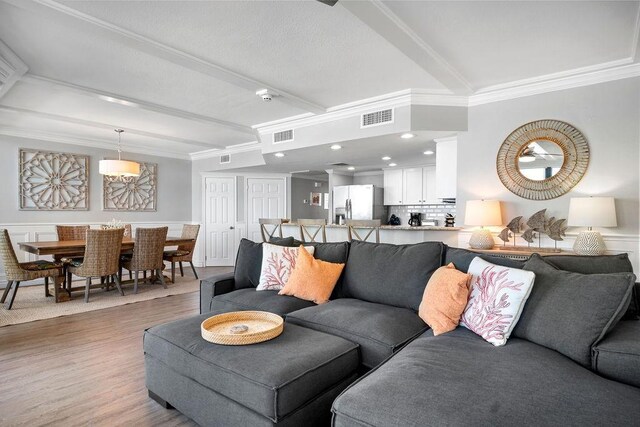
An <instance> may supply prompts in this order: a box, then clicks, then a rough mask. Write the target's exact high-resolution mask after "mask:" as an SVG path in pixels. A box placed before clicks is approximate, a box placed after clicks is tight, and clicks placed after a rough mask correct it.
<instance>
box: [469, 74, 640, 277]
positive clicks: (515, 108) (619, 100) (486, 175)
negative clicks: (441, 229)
mask: <svg viewBox="0 0 640 427" xmlns="http://www.w3.org/2000/svg"><path fill="white" fill-rule="evenodd" d="M539 119H557V120H563V121H566V122H568V123H570V124H572V125H573V126H575V127H576V128H577V129H579V130H580V131H581V132H582V133H583V134H584V135H585V137H586V138H587V141H588V143H589V147H590V150H591V159H590V163H589V168H588V170H587V173H586V175H585V176H584V178H583V179H582V180H581V181H580V183H579V184H578V185H576V187H574V189H573V190H572V191H571V192H569V193H568V194H566V195H564V196H562V197H559V198H557V199H553V200H547V201H532V200H527V199H522V198H520V197H518V196H516V195H515V194H513V193H511V192H510V191H509V190H507V189H506V188H505V187H504V186H503V185H502V183H501V182H500V180H499V178H498V175H497V173H496V155H497V153H498V149H499V147H500V145H501V144H502V142H503V141H504V140H505V138H506V137H507V136H508V135H509V133H511V132H512V131H513V130H515V129H516V128H518V127H519V126H521V125H523V124H525V123H528V122H530V121H534V120H539ZM639 156H640V78H632V79H625V80H618V81H614V82H608V83H603V84H598V85H593V86H586V87H581V88H575V89H568V90H563V91H558V92H551V93H546V94H541V95H535V96H528V97H525V98H520V99H514V100H509V101H503V102H496V103H491V104H485V105H480V106H476V107H471V108H470V109H469V130H468V131H467V132H463V133H460V134H459V138H458V214H459V216H458V220H457V223H458V224H462V223H463V219H464V206H465V201H466V200H471V199H498V200H501V201H503V221H504V222H505V223H506V222H508V221H509V220H510V219H511V218H513V217H514V216H516V215H523V216H525V217H526V216H528V215H532V214H533V213H534V212H536V211H538V210H540V209H543V208H547V212H548V215H549V216H555V217H559V218H566V217H567V214H568V210H569V199H570V198H571V197H578V196H587V195H589V196H590V195H593V196H599V195H602V196H613V197H615V199H616V211H617V215H618V227H617V228H610V229H606V230H602V232H603V234H605V235H606V236H608V237H607V238H606V239H605V240H607V239H608V240H609V243H608V244H607V246H608V248H609V249H610V250H612V251H614V252H615V251H622V250H624V251H631V252H632V254H631V257H632V259H633V262H634V264H635V265H636V266H638V263H639V260H638V249H639V248H638V243H637V242H638V232H639V230H638V222H639V218H638V217H639V214H640V212H639V206H638V205H639V191H640V189H639V184H638V181H639V173H638V171H639V169H640V161H639ZM568 231H569V233H570V234H571V233H572V232H573V233H575V232H576V231H577V230H575V229H569V230H568ZM461 236H464V235H463V234H461ZM568 240H569V241H570V240H571V236H569V238H568ZM636 271H637V270H636Z"/></svg>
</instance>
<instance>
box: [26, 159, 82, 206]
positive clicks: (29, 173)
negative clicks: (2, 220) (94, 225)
mask: <svg viewBox="0 0 640 427" xmlns="http://www.w3.org/2000/svg"><path fill="white" fill-rule="evenodd" d="M19 161H20V165H19V173H20V176H19V191H18V193H19V196H18V197H19V199H20V200H19V203H20V209H21V210H88V209H89V156H83V155H79V154H69V153H56V152H46V151H39V150H30V149H20V153H19Z"/></svg>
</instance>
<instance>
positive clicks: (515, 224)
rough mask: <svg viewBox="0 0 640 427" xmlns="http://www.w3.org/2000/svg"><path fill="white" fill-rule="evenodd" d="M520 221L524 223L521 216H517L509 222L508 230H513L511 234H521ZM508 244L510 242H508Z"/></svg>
mask: <svg viewBox="0 0 640 427" xmlns="http://www.w3.org/2000/svg"><path fill="white" fill-rule="evenodd" d="M520 221H522V217H521V216H517V217H515V218H513V219H512V220H511V221H509V224H507V228H508V229H509V230H511V232H512V233H513V234H514V235H515V234H517V233H519V232H520V228H521V227H520ZM507 242H508V240H507Z"/></svg>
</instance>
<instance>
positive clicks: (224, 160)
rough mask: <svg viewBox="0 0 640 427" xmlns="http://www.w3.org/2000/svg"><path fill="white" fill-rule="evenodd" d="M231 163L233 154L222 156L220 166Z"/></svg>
mask: <svg viewBox="0 0 640 427" xmlns="http://www.w3.org/2000/svg"><path fill="white" fill-rule="evenodd" d="M224 163H231V154H223V155H222V156H220V164H224Z"/></svg>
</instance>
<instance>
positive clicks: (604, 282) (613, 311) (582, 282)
mask: <svg viewBox="0 0 640 427" xmlns="http://www.w3.org/2000/svg"><path fill="white" fill-rule="evenodd" d="M524 269H525V270H529V271H533V272H534V273H535V275H536V280H535V282H534V285H533V289H532V290H531V295H530V296H529V299H528V300H527V302H526V304H525V306H524V310H523V311H522V315H521V316H520V320H519V321H518V324H517V325H516V327H515V329H514V330H513V333H512V336H513V337H517V338H524V339H526V340H529V341H532V342H534V343H537V344H540V345H543V346H545V347H548V348H551V349H554V350H556V351H559V352H560V353H562V354H564V355H565V356H567V357H570V358H571V359H573V360H575V361H576V362H578V363H580V364H581V365H583V366H585V367H588V368H591V348H592V347H593V345H595V344H596V343H597V342H598V341H599V340H600V339H602V338H603V337H604V336H605V334H606V333H607V331H608V330H610V329H611V328H613V326H615V324H616V323H617V322H618V320H620V318H621V317H622V315H623V314H624V312H625V311H626V309H627V307H628V305H629V301H630V299H631V292H632V289H633V283H634V280H635V276H634V275H633V274H631V273H616V274H579V273H571V272H568V271H564V270H558V269H557V268H555V267H554V266H552V265H550V264H548V263H546V262H545V261H544V259H542V257H540V256H539V255H536V254H534V255H532V256H531V258H530V259H529V260H528V261H527V262H526V264H525V266H524Z"/></svg>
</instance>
